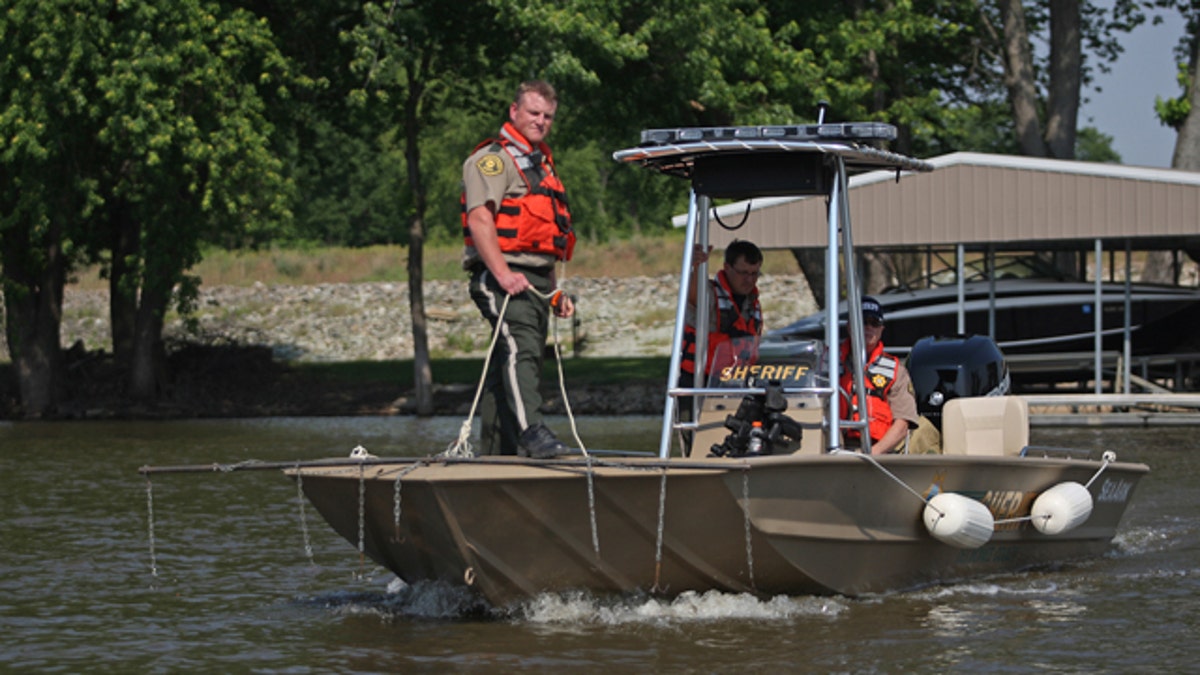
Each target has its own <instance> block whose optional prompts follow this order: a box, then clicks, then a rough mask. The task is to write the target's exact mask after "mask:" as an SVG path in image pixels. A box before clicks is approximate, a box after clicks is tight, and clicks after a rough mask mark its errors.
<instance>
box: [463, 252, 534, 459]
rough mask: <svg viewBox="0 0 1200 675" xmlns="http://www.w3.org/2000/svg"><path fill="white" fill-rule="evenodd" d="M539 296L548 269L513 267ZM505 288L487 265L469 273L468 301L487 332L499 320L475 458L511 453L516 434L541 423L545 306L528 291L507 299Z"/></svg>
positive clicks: (481, 408) (513, 451)
mask: <svg viewBox="0 0 1200 675" xmlns="http://www.w3.org/2000/svg"><path fill="white" fill-rule="evenodd" d="M512 269H513V271H514V272H519V273H521V274H524V275H525V278H527V279H529V283H530V284H532V285H533V287H534V288H536V289H537V290H538V291H540V292H541V293H543V294H549V293H550V292H551V291H552V290H553V288H552V287H551V284H550V274H551V272H552V271H553V268H550V267H546V268H532V267H517V266H514V267H513V268H512ZM507 295H508V294H507V293H505V291H504V289H503V288H501V287H500V285H499V284H498V283H497V282H496V278H495V277H494V276H492V273H491V272H489V271H488V270H487V268H486V267H482V266H479V267H477V268H476V269H475V270H474V271H473V272H472V273H471V299H472V300H474V301H475V305H476V306H477V307H479V311H480V313H482V314H483V317H484V318H485V319H487V320H488V323H489V324H490V325H491V326H492V330H493V331H495V330H496V323H497V322H500V324H501V325H500V335H499V337H498V338H497V339H496V346H495V347H494V348H493V350H492V357H491V361H490V363H489V364H488V372H487V376H486V378H485V380H484V388H483V394H482V396H481V398H480V401H479V419H480V423H481V425H482V427H481V431H480V434H479V436H480V439H479V440H480V447H479V449H478V450H477V454H480V455H515V454H517V442H518V440H519V438H520V436H521V432H522V431H524V430H526V429H528V428H529V427H531V426H534V425H537V424H541V422H542V413H541V407H542V395H541V392H540V391H539V389H538V387H539V384H540V382H541V375H542V357H543V354H544V353H545V346H546V332H547V331H548V330H549V328H550V306H549V304H548V303H547V302H546V301H545V300H543V299H541V298H539V297H537V296H536V295H534V294H533V293H530V292H528V291H526V292H524V293H521V294H519V295H514V296H512V297H510V298H509V300H508V308H507V309H504V316H503V318H501V316H500V312H501V309H503V308H504V299H505V297H507Z"/></svg>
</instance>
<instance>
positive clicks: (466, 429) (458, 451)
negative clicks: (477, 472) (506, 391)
mask: <svg viewBox="0 0 1200 675" xmlns="http://www.w3.org/2000/svg"><path fill="white" fill-rule="evenodd" d="M511 297H512V296H511V295H505V296H504V304H503V305H501V306H500V316H499V317H497V318H496V329H495V330H494V331H492V342H491V344H489V345H488V350H487V356H485V357H484V359H483V373H482V375H481V376H480V377H479V386H477V387H475V400H474V401H471V411H470V412H469V413H467V419H465V420H463V423H462V426H461V427H459V429H458V438H457V439H455V440H454V442H452V443H451V444H450V445H449V446H447V447H446V450H445V451H444V452H442V454H441V456H442V457H474V456H475V450H474V449H473V448H472V447H471V421H472V420H474V419H475V409H476V408H478V407H479V397H480V396H482V395H483V385H484V383H485V382H487V374H488V366H489V365H491V362H492V350H493V349H495V348H496V341H497V340H499V339H500V329H501V328H502V327H503V326H504V313H505V312H507V311H508V300H509V298H511Z"/></svg>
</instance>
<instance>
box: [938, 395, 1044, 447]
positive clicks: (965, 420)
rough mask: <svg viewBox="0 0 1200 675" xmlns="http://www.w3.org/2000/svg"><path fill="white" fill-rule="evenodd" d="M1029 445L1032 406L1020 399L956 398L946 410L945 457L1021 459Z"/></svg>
mask: <svg viewBox="0 0 1200 675" xmlns="http://www.w3.org/2000/svg"><path fill="white" fill-rule="evenodd" d="M1028 444H1029V405H1028V404H1027V403H1025V399H1023V398H1021V397H1020V396H968V397H960V398H952V399H950V400H949V401H946V405H945V406H944V407H943V408H942V453H943V454H947V455H1020V454H1021V450H1023V449H1024V448H1025V446H1026V445H1028Z"/></svg>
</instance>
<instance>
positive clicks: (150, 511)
mask: <svg viewBox="0 0 1200 675" xmlns="http://www.w3.org/2000/svg"><path fill="white" fill-rule="evenodd" d="M146 524H147V526H148V527H149V529H150V576H152V577H157V576H158V561H157V559H156V558H155V555H154V484H153V483H151V482H150V478H149V476H147V477H146Z"/></svg>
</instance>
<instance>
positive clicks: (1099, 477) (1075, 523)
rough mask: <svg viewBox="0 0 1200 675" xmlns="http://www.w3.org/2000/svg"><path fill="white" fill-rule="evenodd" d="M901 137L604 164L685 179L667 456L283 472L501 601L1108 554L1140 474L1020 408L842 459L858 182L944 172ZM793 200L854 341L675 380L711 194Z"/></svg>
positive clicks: (390, 560) (945, 576) (949, 410)
mask: <svg viewBox="0 0 1200 675" xmlns="http://www.w3.org/2000/svg"><path fill="white" fill-rule="evenodd" d="M894 134H895V129H894V128H893V127H891V126H889V125H886V124H879V123H864V124H824V123H818V124H810V125H793V126H763V127H730V128H680V129H654V130H648V131H645V132H643V133H642V142H641V144H640V145H639V146H637V147H633V148H629V149H625V150H621V151H618V152H616V153H615V154H614V158H615V159H616V160H618V161H620V162H624V163H628V164H632V165H637V166H642V167H644V168H646V169H648V170H652V171H657V172H660V173H663V174H667V175H671V176H677V177H680V178H683V179H685V180H688V181H689V182H690V184H691V195H690V204H689V219H688V226H687V244H686V245H685V246H684V250H683V253H682V256H681V258H682V259H681V261H680V263H681V264H680V288H679V296H678V308H677V314H676V327H675V335H674V341H673V343H674V348H673V350H672V357H671V366H670V372H669V373H664V377H666V378H668V381H667V383H668V386H667V393H666V396H665V399H664V414H663V425H662V434H661V437H660V442H659V447H658V448H657V449H652V448H643V449H641V451H640V452H634V451H615V450H614V451H598V450H592V451H588V450H586V449H585V448H582V447H580V448H577V449H576V450H575V451H574V452H573V453H572V454H570V455H568V456H565V457H560V458H556V459H549V460H532V459H525V458H518V457H474V456H470V453H467V452H461V451H447V452H443V453H441V454H436V455H435V454H431V455H430V456H428V457H423V458H416V459H414V458H394V459H389V458H375V457H371V456H370V455H367V454H365V453H360V454H358V455H356V456H354V457H351V458H341V459H331V460H326V461H318V462H304V463H297V464H296V465H295V466H294V467H290V468H287V469H286V471H285V472H286V473H287V474H288V475H290V476H292V477H293V478H294V479H295V480H296V481H298V482H299V483H300V487H301V489H302V490H303V492H304V494H305V495H306V496H307V497H308V499H309V500H310V501H311V502H312V504H313V505H314V506H315V507H316V509H317V510H318V511H319V512H320V513H321V514H322V516H324V518H325V519H326V520H327V521H328V522H329V524H330V525H331V526H332V527H333V529H334V530H336V531H337V532H338V533H339V534H341V535H342V536H343V537H344V538H346V539H347V540H348V541H349V542H351V543H352V544H353V545H355V546H356V547H357V548H358V550H359V551H360V552H362V554H363V555H365V556H368V557H370V559H372V560H374V561H375V562H377V563H379V564H380V565H382V566H384V567H385V568H387V569H389V570H391V571H392V572H394V573H395V574H396V575H397V576H398V577H399V578H400V579H402V580H404V581H405V582H408V583H410V584H411V583H418V582H422V581H443V582H449V583H452V584H458V585H463V586H467V587H469V588H472V589H474V590H476V591H477V592H478V593H480V594H481V595H482V596H483V597H485V598H486V599H487V600H488V601H490V602H491V603H492V604H493V605H496V606H504V605H508V604H510V603H513V602H517V601H520V600H522V599H525V598H529V597H531V596H534V595H537V594H540V593H546V592H565V591H572V590H585V591H591V592H596V593H622V594H625V593H646V594H653V595H664V596H672V595H677V594H680V593H683V592H687V591H708V590H720V591H728V592H745V593H755V594H760V595H774V594H846V595H857V594H862V593H875V592H884V591H892V590H899V589H907V588H912V587H917V586H921V585H926V584H932V583H939V582H949V581H955V580H960V579H965V578H968V577H971V576H973V575H978V574H992V573H996V572H1005V571H1015V570H1020V569H1024V568H1028V567H1030V566H1035V565H1042V564H1047V563H1055V562H1061V561H1065V560H1072V559H1076V558H1081V557H1087V556H1095V555H1099V554H1102V553H1103V552H1104V551H1106V550H1107V549H1108V547H1109V546H1110V545H1111V541H1112V539H1113V537H1114V535H1115V534H1116V531H1117V527H1118V524H1119V522H1120V519H1121V517H1122V514H1123V513H1124V511H1125V508H1126V506H1127V504H1128V503H1129V500H1130V499H1131V497H1132V495H1133V492H1134V489H1135V486H1136V485H1137V483H1138V481H1139V480H1140V478H1141V477H1142V476H1143V475H1145V474H1146V472H1147V471H1148V468H1147V467H1146V466H1145V465H1142V464H1137V463H1128V462H1119V461H1116V458H1115V457H1114V456H1113V455H1112V454H1111V453H1104V452H1103V451H1102V450H1100V451H1075V452H1071V451H1064V450H1046V449H1038V448H1031V447H1029V445H1028V434H1029V427H1028V410H1027V408H1026V407H1025V406H1024V403H1023V400H1022V399H1020V398H1018V397H1015V396H1005V395H998V396H970V395H960V396H957V397H956V398H954V399H953V400H949V401H947V402H946V403H945V407H944V408H943V410H942V411H941V420H940V422H941V426H942V437H941V444H940V448H939V451H938V452H937V453H936V454H894V455H881V456H877V457H876V456H872V455H870V454H869V450H870V444H869V442H867V444H866V447H865V448H863V449H862V451H858V450H854V449H850V448H847V447H844V445H843V442H842V431H843V430H844V429H846V428H848V427H852V426H855V425H857V426H859V427H861V426H862V425H861V424H860V423H858V422H854V421H851V420H846V419H843V418H842V417H841V410H840V405H839V395H838V392H837V387H836V383H837V382H838V381H839V372H838V371H839V364H838V363H837V360H836V359H828V358H825V355H826V353H827V351H828V350H827V346H828V345H837V344H839V342H840V340H841V339H842V337H843V331H845V333H846V334H848V338H849V340H850V342H851V345H852V349H851V352H852V354H853V358H852V359H851V362H852V365H851V367H852V368H853V372H854V374H855V375H856V377H855V378H854V380H855V381H857V382H858V383H859V387H860V389H859V391H858V395H859V400H865V399H866V396H865V395H864V392H863V391H862V389H861V387H862V384H861V383H862V382H863V379H864V378H863V377H862V374H863V368H864V364H863V349H864V341H863V336H862V325H861V318H860V317H861V311H860V307H859V292H858V286H857V280H856V279H855V278H854V276H853V275H849V276H847V277H845V278H841V277H840V276H839V269H840V268H844V269H848V270H852V269H853V268H854V266H853V265H852V264H849V262H850V261H851V260H852V256H853V248H852V241H853V239H852V228H851V222H850V218H849V213H848V209H847V204H848V202H847V199H846V185H847V180H848V176H850V175H853V174H855V173H858V172H864V171H872V170H878V169H888V170H893V171H895V172H896V177H897V179H898V180H900V181H902V182H903V180H904V176H905V175H906V174H907V173H909V172H919V171H927V170H929V169H930V168H931V167H930V166H929V165H928V164H926V163H925V162H922V161H920V160H917V159H913V158H910V157H905V156H902V155H899V154H896V153H893V152H889V151H887V150H883V149H881V148H880V147H878V146H879V145H881V144H882V143H884V142H886V141H887V140H890V139H891V138H894ZM798 194H803V195H821V196H823V197H824V198H825V199H826V200H827V203H828V221H827V222H826V223H824V224H823V225H820V226H823V227H824V228H825V229H826V230H827V233H828V240H829V247H828V251H827V256H828V257H827V265H826V269H827V275H828V277H827V281H828V283H827V288H829V289H840V290H841V293H842V295H843V297H846V298H848V300H849V305H850V315H849V321H848V323H847V325H846V327H845V329H843V328H842V327H841V326H840V325H839V322H838V320H837V309H838V308H837V303H830V304H831V307H829V308H828V309H827V311H828V312H829V314H828V318H829V319H830V320H827V321H826V323H825V326H824V333H823V335H820V336H816V337H813V338H812V339H810V340H807V341H801V342H796V343H793V344H791V345H788V346H787V347H786V348H783V349H781V348H778V347H777V346H771V345H768V344H767V343H763V344H760V345H751V346H750V347H749V348H746V349H743V350H738V351H737V352H736V353H733V354H728V355H722V354H721V353H720V352H718V353H717V356H716V357H715V358H714V361H715V360H718V359H720V361H721V362H720V363H714V364H712V365H713V368H712V369H711V372H712V373H713V376H712V379H711V380H710V381H709V382H702V383H699V385H700V386H698V387H694V388H683V387H680V386H678V385H679V383H678V373H679V364H680V360H681V353H680V345H681V343H682V334H683V323H684V315H685V310H686V307H687V288H688V284H689V281H690V280H691V275H692V274H693V273H694V274H697V275H699V277H700V278H706V277H707V276H708V271H707V270H706V269H705V268H706V265H703V264H702V265H699V266H698V269H697V270H696V271H695V272H693V267H692V252H693V250H694V249H695V248H697V247H704V246H706V244H707V242H708V225H709V222H708V221H709V215H708V214H709V211H710V206H711V200H713V199H717V198H734V199H743V198H748V197H758V196H763V195H798ZM796 226H797V227H802V226H812V224H811V223H797V224H796ZM839 261H841V262H845V263H846V264H845V265H839ZM707 286H708V284H703V283H701V284H699V285H698V291H699V292H700V294H701V298H700V299H699V300H698V302H697V313H698V314H699V316H698V319H697V324H698V325H706V323H707V319H706V317H705V316H704V314H705V308H706V307H707V306H708V305H709V302H708V299H707V298H706V297H704V293H706V292H707ZM699 338H700V340H701V344H699V345H697V348H696V354H697V356H698V360H700V361H701V362H703V360H704V355H705V354H706V353H707V350H706V348H705V345H704V344H703V339H704V335H703V332H701V335H700V336H699ZM703 366H704V364H703V363H701V364H700V368H703ZM698 372H702V371H700V370H699V369H698ZM960 393H962V392H960ZM991 393H993V394H1003V393H1004V392H1003V391H992V392H991ZM681 405H682V406H687V407H690V412H691V414H690V415H688V414H683V415H681V414H679V413H680V406H681ZM689 420H694V421H689ZM685 439H690V443H689V442H686V440H685ZM460 450H461V448H460ZM143 471H145V472H151V471H153V469H149V468H144V469H143Z"/></svg>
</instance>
